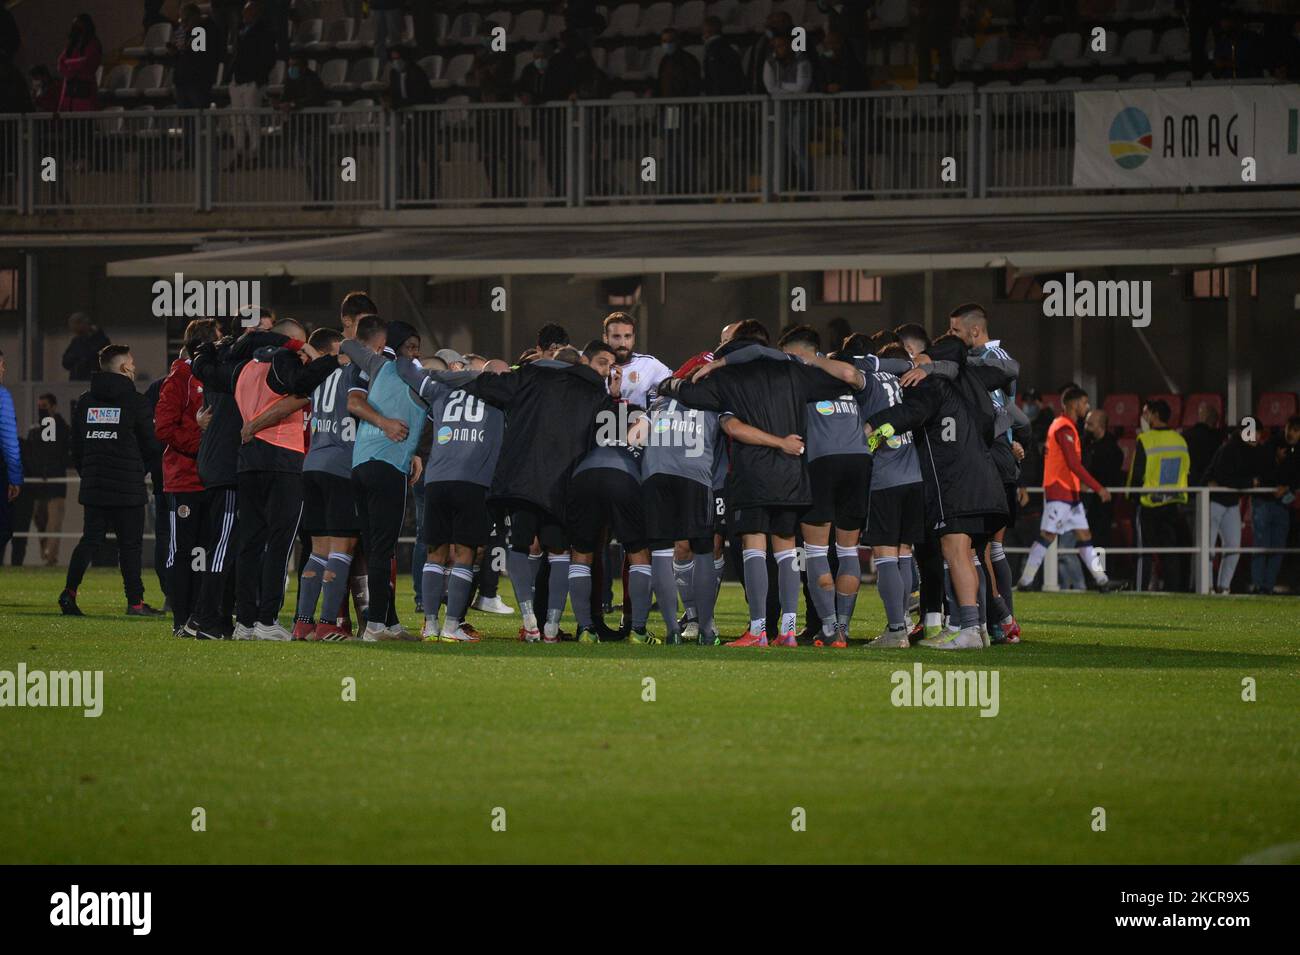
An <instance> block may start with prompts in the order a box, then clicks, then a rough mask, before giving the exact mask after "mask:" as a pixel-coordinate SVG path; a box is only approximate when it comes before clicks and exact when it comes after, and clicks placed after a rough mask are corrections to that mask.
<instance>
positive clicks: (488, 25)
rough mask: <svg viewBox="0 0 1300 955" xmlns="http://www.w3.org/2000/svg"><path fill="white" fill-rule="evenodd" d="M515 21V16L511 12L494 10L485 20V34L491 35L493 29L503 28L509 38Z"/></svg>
mask: <svg viewBox="0 0 1300 955" xmlns="http://www.w3.org/2000/svg"><path fill="white" fill-rule="evenodd" d="M513 20H514V16H513V14H511V13H510V11H509V10H493V11H492V12H491V13H489V14H488V15H487V16H485V17H484V18H483V33H484V34H485V35H490V34H491V33H492V28H493V27H501V28H502V29H503V30H505V31H506V37H507V38H508V37H509V36H510V26H511V23H512V21H513Z"/></svg>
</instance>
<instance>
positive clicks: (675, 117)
mask: <svg viewBox="0 0 1300 955" xmlns="http://www.w3.org/2000/svg"><path fill="white" fill-rule="evenodd" d="M659 49H660V52H661V54H662V55H661V56H660V58H659V75H658V78H657V80H656V83H655V95H656V96H658V97H660V98H662V99H680V98H684V97H687V96H699V95H700V61H699V60H697V59H695V57H694V56H692V55H691V54H689V53H687V52H686V51H685V50H683V49H682V46H681V44H680V43H679V42H678V37H677V31H676V30H674V29H672V28H671V27H669V28H668V29H667V30H664V31H663V33H661V34H660V35H659ZM660 117H661V122H662V124H663V125H662V130H661V135H662V136H663V143H664V153H665V156H664V158H665V159H666V160H667V163H666V167H667V168H666V169H665V173H666V175H665V176H664V181H665V185H666V186H667V189H668V191H669V192H672V193H681V194H683V195H684V194H689V193H692V192H694V191H695V170H696V168H697V167H698V165H699V163H698V162H697V158H696V157H695V156H693V155H691V150H690V149H689V148H688V147H689V146H690V144H693V143H697V142H698V141H699V137H698V135H697V134H696V127H697V126H698V120H699V112H698V111H697V110H696V109H694V108H692V107H683V106H665V107H664V108H663V109H662V110H661V111H660Z"/></svg>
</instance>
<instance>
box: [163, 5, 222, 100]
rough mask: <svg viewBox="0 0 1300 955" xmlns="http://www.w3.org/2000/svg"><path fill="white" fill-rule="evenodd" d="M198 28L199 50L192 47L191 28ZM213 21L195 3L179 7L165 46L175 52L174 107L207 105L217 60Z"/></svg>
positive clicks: (217, 46)
mask: <svg viewBox="0 0 1300 955" xmlns="http://www.w3.org/2000/svg"><path fill="white" fill-rule="evenodd" d="M198 30H202V31H203V32H202V36H203V38H204V42H203V44H202V46H203V47H204V48H203V49H202V50H199V49H195V47H196V46H197V45H198V44H195V43H194V37H195V36H197V35H198V34H197V33H196V32H195V31H198ZM216 41H217V25H216V24H215V23H214V22H213V21H212V19H211V18H210V17H205V16H204V15H203V14H202V13H201V12H200V11H199V6H198V4H196V3H187V4H185V6H184V7H182V8H181V22H180V26H178V27H177V29H176V34H175V36H174V37H173V38H172V41H171V43H169V44H168V46H169V47H170V48H171V51H172V53H173V55H174V56H175V60H174V61H173V62H174V63H175V66H173V68H172V82H173V83H174V84H175V86H176V106H177V108H178V109H207V107H208V106H209V105H211V103H212V85H213V84H214V83H216V81H217V68H218V67H219V66H220V64H221V50H220V44H219V43H217V42H216Z"/></svg>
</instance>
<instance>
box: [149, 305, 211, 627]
mask: <svg viewBox="0 0 1300 955" xmlns="http://www.w3.org/2000/svg"><path fill="white" fill-rule="evenodd" d="M217 334H218V332H217V323H216V321H215V320H214V319H211V318H200V319H195V320H194V321H192V322H190V323H189V325H188V326H186V328H185V347H184V349H183V350H182V351H181V357H180V358H178V359H176V361H174V362H173V363H172V367H171V371H170V372H168V374H167V378H166V380H165V381H164V382H163V384H162V389H161V390H160V391H159V393H158V407H157V408H156V409H155V410H154V436H155V437H157V439H158V441H159V442H160V443H161V444H162V445H163V446H164V451H163V491H165V492H166V494H167V504H168V508H169V510H170V513H171V547H170V548H169V549H168V551H167V570H168V572H169V573H170V575H171V582H172V583H171V586H172V590H171V594H170V597H171V603H172V633H173V634H174V635H175V636H183V635H184V634H185V629H184V628H185V621H186V620H188V619H189V616H190V611H191V609H192V608H193V603H194V598H195V597H196V596H197V590H198V582H199V581H200V580H202V577H201V576H200V574H201V573H202V572H203V571H204V570H205V569H206V568H205V565H206V563H207V555H205V554H195V553H194V550H195V545H196V544H197V543H198V539H199V534H200V532H201V531H202V529H203V528H204V527H205V526H206V514H207V510H208V508H209V506H210V505H211V501H210V500H209V498H210V495H209V494H208V493H207V492H206V491H205V490H204V487H203V482H202V481H201V480H200V479H199V469H198V462H197V460H196V458H197V456H198V453H199V439H200V438H202V436H203V431H202V429H200V428H199V425H198V421H197V420H196V415H197V414H198V412H199V409H200V408H201V407H202V406H203V385H202V384H201V383H200V382H199V380H198V379H197V378H195V377H194V374H193V372H192V371H191V370H190V356H191V355H193V354H194V351H195V349H197V348H198V347H199V346H200V345H202V344H203V343H204V342H211V341H216V340H217Z"/></svg>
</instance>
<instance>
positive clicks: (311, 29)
mask: <svg viewBox="0 0 1300 955" xmlns="http://www.w3.org/2000/svg"><path fill="white" fill-rule="evenodd" d="M324 29H325V24H324V23H323V22H322V21H321V20H320V18H319V17H317V18H314V19H311V20H303V21H302V22H301V23H299V24H298V29H296V30H294V31H293V39H292V40H291V41H290V42H289V48H290V49H292V50H306V49H308V48H309V47H310V46H311V44H313V43H319V42H320V41H321V33H322V32H323V31H324Z"/></svg>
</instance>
